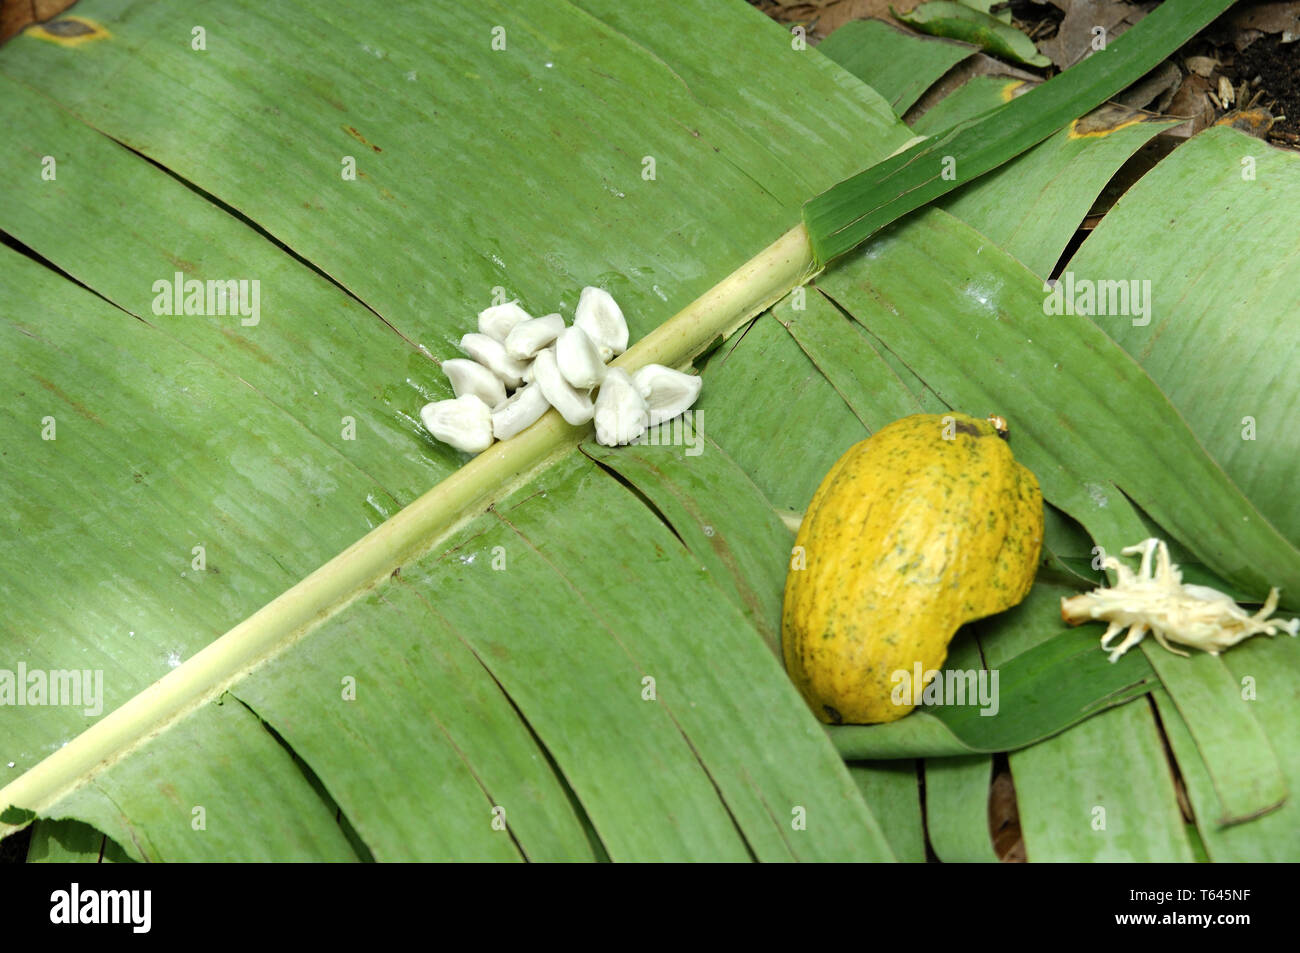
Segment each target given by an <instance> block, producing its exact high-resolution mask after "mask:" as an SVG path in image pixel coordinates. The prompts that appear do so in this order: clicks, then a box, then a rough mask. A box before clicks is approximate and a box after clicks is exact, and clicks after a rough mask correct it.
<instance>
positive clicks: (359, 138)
mask: <svg viewBox="0 0 1300 953" xmlns="http://www.w3.org/2000/svg"><path fill="white" fill-rule="evenodd" d="M342 128H343V131H344V132H346V133H347V134H348V135H349V136H351V137H352V138H353V139H355V140H357V142H359V143H361V144H362V145H363V146H366V147H368V148H371V149H374V150H375V151H376V152H383V151H384V150H383V149H381V148H379V146H377V145H375V144H374V143H371V142H367V141H366V137H365V136H363V135H361V133H359V132H357V131H356V129H354V128H353V127H352V126H343V127H342Z"/></svg>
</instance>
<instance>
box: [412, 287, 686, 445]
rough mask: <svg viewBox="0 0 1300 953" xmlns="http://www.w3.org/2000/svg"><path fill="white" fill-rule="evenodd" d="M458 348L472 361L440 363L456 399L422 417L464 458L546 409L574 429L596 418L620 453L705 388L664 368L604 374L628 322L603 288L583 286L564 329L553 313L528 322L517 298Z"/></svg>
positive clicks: (487, 313) (486, 314)
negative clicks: (619, 447)
mask: <svg viewBox="0 0 1300 953" xmlns="http://www.w3.org/2000/svg"><path fill="white" fill-rule="evenodd" d="M460 348H461V350H462V351H464V352H465V353H466V354H468V355H469V359H468V360H467V359H464V358H454V359H452V360H447V361H443V362H442V369H443V371H444V372H446V374H447V379H448V380H449V381H450V382H451V389H452V392H453V393H455V395H456V397H455V399H453V400H435V401H433V402H432V403H430V404H425V405H424V407H423V408H422V409H421V410H420V419H421V420H423V421H424V426H425V428H426V429H428V431H429V433H431V434H433V436H435V437H437V438H438V439H439V440H441V441H443V442H444V443H448V444H450V445H451V446H453V447H455V448H456V449H457V450H463V451H465V452H466V453H481V452H483V451H484V450H486V449H487V448H488V447H490V446H492V443H493V441H495V440H509V439H510V438H511V437H513V436H514V435H515V434H517V433H519V432H520V431H522V430H523V429H524V428H526V427H529V426H531V425H532V424H534V423H536V422H537V420H538V418H540V417H541V416H542V414H544V413H546V411H547V409H548V408H550V407H554V408H555V409H556V410H558V411H559V412H560V416H561V417H563V418H564V419H565V420H566V421H567V422H568V423H570V424H573V425H575V426H576V425H579V424H585V423H587V422H588V421H590V420H592V419H593V418H594V419H595V422H596V439H597V440H598V441H599V442H600V443H602V444H604V445H605V446H607V447H617V446H622V445H623V444H628V443H631V442H633V441H634V440H636V439H637V438H639V437H640V436H641V435H642V434H643V433H645V431H646V429H647V428H649V427H654V426H657V425H658V424H661V423H663V422H664V421H667V420H672V419H673V418H674V417H676V416H678V415H679V414H681V413H683V412H684V411H685V410H686V409H687V408H688V407H690V406H691V405H692V404H693V403H695V399H696V398H697V397H698V396H699V394H700V388H701V387H702V386H703V384H704V382H703V381H702V380H700V378H698V377H696V376H694V375H691V374H683V373H682V372H681V371H675V370H673V369H672V368H669V367H664V366H663V365H662V364H647V365H646V366H645V367H642V368H641V369H639V370H637V371H636V372H635V373H633V374H628V372H627V371H625V370H623V369H622V368H618V367H606V364H607V363H608V362H609V361H610V360H612V359H613V358H614V357H616V356H618V355H619V354H622V353H623V352H624V351H626V350H627V321H626V320H625V319H624V318H623V311H622V309H621V308H619V306H618V304H617V303H616V302H615V301H614V299H613V297H611V296H610V294H609V292H607V291H605V290H603V289H601V288H592V287H587V288H583V289H582V294H581V296H580V297H579V298H578V307H577V309H576V310H575V312H574V316H573V324H572V325H570V326H569V327H565V325H564V318H562V317H561V316H560V315H558V314H547V315H543V316H542V317H540V318H534V317H532V316H530V315H529V314H528V312H527V311H525V310H524V309H523V308H521V307H520V306H519V302H518V301H510V302H507V303H506V304H499V305H494V306H492V307H490V308H487V309H486V310H484V311H481V312H479V316H478V333H476V334H466V335H465V336H464V337H462V338H461V339H460ZM593 393H594V394H595V398H594V400H593V397H592V395H593Z"/></svg>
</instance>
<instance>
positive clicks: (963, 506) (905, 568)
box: [782, 413, 1043, 724]
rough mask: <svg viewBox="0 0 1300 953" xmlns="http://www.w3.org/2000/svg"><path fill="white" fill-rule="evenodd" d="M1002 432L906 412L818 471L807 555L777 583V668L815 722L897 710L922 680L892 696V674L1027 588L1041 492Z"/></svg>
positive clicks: (925, 663)
mask: <svg viewBox="0 0 1300 953" xmlns="http://www.w3.org/2000/svg"><path fill="white" fill-rule="evenodd" d="M1006 433H1007V424H1006V421H1005V420H1003V419H1002V418H1000V417H991V418H989V419H987V420H980V419H978V418H975V417H968V416H966V415H965V414H956V413H954V414H942V415H940V414H916V415H913V416H911V417H905V418H903V419H902V420H898V421H895V422H894V423H892V424H890V425H889V426H887V427H885V428H883V429H882V430H880V431H879V432H878V433H876V434H875V435H874V436H873V437H871V438H870V439H869V440H865V441H863V442H862V443H859V444H857V445H855V446H853V447H851V448H850V449H849V450H848V452H846V453H845V454H844V455H843V456H842V457H841V458H840V459H839V460H838V461H837V462H836V463H835V465H834V466H833V467H831V469H830V472H829V473H827V474H826V477H825V479H823V481H822V483H821V486H819V487H818V488H817V492H816V494H815V495H814V496H813V500H812V504H811V505H810V506H809V507H808V511H807V513H806V514H805V515H804V519H803V523H802V524H801V525H800V528H799V535H798V540H797V542H796V545H797V546H802V547H803V551H804V553H806V559H805V561H804V566H803V568H800V569H795V568H792V569H791V570H790V573H789V575H788V577H787V579H786V587H785V605H784V612H783V620H782V647H783V651H784V655H785V663H786V669H787V670H788V671H789V673H790V677H791V678H792V679H793V680H794V683H795V684H796V685H797V686H798V687H799V690H800V691H801V692H802V693H803V695H804V698H805V699H807V701H808V704H809V706H810V707H811V709H812V711H813V712H814V714H816V715H817V717H819V718H820V719H821V720H823V721H832V722H835V723H838V722H841V721H842V722H847V723H850V724H873V723H877V722H886V721H894V720H896V719H898V718H901V717H903V716H904V715H906V714H907V713H908V712H909V711H911V709H912V707H913V706H912V703H911V701H912V700H914V699H915V698H916V697H918V696H919V693H920V691H919V690H920V688H921V686H914V687H913V688H914V690H912V691H908V692H904V693H901V694H902V696H903V697H904V698H906V699H907V703H905V704H904V703H898V702H896V700H895V699H896V697H898V693H896V692H895V688H896V687H897V686H898V685H899V679H900V677H901V678H903V679H906V678H910V677H911V676H910V673H912V672H913V671H914V669H915V666H916V665H917V664H919V665H920V666H921V668H920V671H922V672H928V671H934V670H937V669H938V668H939V667H940V666H941V665H942V664H943V661H944V659H945V658H946V657H947V654H948V643H949V642H950V641H951V640H952V637H953V635H954V634H956V631H957V629H958V628H959V627H960V626H962V625H964V624H965V623H967V622H970V621H973V620H975V619H979V618H983V617H984V616H988V615H992V614H994V613H996V612H1002V611H1004V610H1006V609H1009V608H1011V607H1012V606H1014V605H1016V604H1017V603H1019V602H1020V601H1021V600H1022V599H1024V597H1025V596H1026V594H1028V592H1029V587H1030V585H1031V584H1032V583H1033V579H1034V572H1035V569H1036V566H1037V562H1038V554H1039V551H1040V549H1041V547H1042V539H1043V499H1042V494H1041V492H1040V491H1039V488H1038V481H1037V480H1036V479H1035V477H1034V475H1033V474H1032V473H1030V472H1029V471H1028V470H1027V469H1025V468H1024V467H1023V466H1021V465H1020V464H1019V463H1017V462H1016V461H1015V458H1014V457H1013V456H1012V452H1011V448H1010V446H1009V444H1008V442H1007V440H1006V439H1005V438H1006ZM998 438H1002V439H998ZM899 673H903V674H902V675H901V676H900V675H899ZM832 711H833V712H834V713H835V714H834V717H832V716H831V715H830V714H829V712H832Z"/></svg>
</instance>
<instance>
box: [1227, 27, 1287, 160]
mask: <svg viewBox="0 0 1300 953" xmlns="http://www.w3.org/2000/svg"><path fill="white" fill-rule="evenodd" d="M1281 40H1282V38H1281V37H1280V36H1276V35H1275V36H1262V37H1260V38H1259V39H1258V40H1256V41H1255V42H1254V43H1252V44H1250V46H1248V47H1246V48H1245V49H1244V50H1243V51H1242V52H1240V53H1238V54H1237V55H1236V58H1235V60H1234V61H1233V64H1232V67H1231V69H1232V71H1233V72H1234V73H1235V74H1236V82H1237V83H1238V84H1240V83H1241V82H1243V81H1246V82H1249V81H1251V80H1254V79H1255V78H1256V77H1258V78H1259V83H1258V84H1254V86H1253V88H1256V89H1262V90H1263V91H1264V98H1263V100H1261V104H1262V105H1267V106H1269V109H1270V111H1271V112H1272V113H1273V115H1274V116H1275V117H1276V116H1285V117H1286V118H1285V119H1283V120H1280V121H1278V122H1276V123H1274V125H1273V129H1272V132H1273V134H1274V135H1277V136H1278V138H1283V139H1288V140H1289V141H1290V144H1291V145H1292V146H1296V145H1300V42H1294V43H1283V42H1281ZM1225 67H1226V64H1225ZM1271 101H1276V105H1269V103H1270V102H1271Z"/></svg>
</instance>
